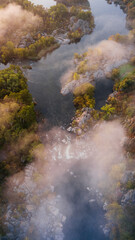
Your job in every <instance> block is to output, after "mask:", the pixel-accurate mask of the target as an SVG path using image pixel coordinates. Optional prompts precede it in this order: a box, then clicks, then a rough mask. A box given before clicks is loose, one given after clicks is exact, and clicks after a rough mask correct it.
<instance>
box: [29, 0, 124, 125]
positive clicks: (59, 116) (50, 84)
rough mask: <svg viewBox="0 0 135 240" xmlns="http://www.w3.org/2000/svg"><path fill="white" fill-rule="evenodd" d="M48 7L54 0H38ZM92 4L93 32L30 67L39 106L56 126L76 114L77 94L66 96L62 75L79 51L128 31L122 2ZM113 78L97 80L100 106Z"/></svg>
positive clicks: (97, 0) (97, 105)
mask: <svg viewBox="0 0 135 240" xmlns="http://www.w3.org/2000/svg"><path fill="white" fill-rule="evenodd" d="M32 2H34V3H37V2H39V3H41V4H43V2H44V6H45V7H49V6H50V5H51V4H52V1H50V0H48V1H47V0H44V1H43V0H41V1H39V0H38V1H36V0H32ZM90 6H91V10H92V13H93V15H94V19H95V25H96V27H95V29H94V31H93V33H92V34H91V35H86V36H84V37H83V38H82V39H81V41H80V42H79V43H77V44H70V45H63V46H61V47H60V48H59V49H57V50H55V51H54V52H53V53H51V54H48V55H47V57H45V58H42V59H41V60H40V61H38V62H35V63H32V70H30V71H28V76H27V77H28V79H29V82H28V84H29V89H30V92H31V93H32V96H33V97H34V98H35V99H36V101H37V108H38V110H39V111H40V112H41V113H42V114H43V115H44V117H45V118H47V119H48V120H49V123H50V124H51V125H52V126H61V125H62V126H64V127H65V126H68V125H69V123H70V122H71V118H72V116H73V115H74V111H75V109H74V106H73V103H72V101H73V96H72V95H70V94H69V95H68V96H62V95H61V93H60V90H61V84H60V78H61V76H62V75H63V74H64V73H65V72H66V71H67V70H68V69H69V68H70V66H71V65H72V59H73V55H74V53H75V52H78V53H82V52H84V51H86V50H87V49H88V48H89V47H91V46H92V45H94V44H97V43H98V42H100V41H102V40H105V39H108V37H109V36H110V35H113V34H116V33H120V34H126V33H127V29H126V15H125V14H124V13H123V11H122V10H121V9H120V7H119V6H117V7H116V6H115V5H114V4H112V5H109V4H107V2H106V1H105V0H100V1H99V0H91V1H90ZM112 85H113V84H112V82H111V81H102V83H101V82H97V83H96V93H95V97H96V107H97V108H99V107H101V106H102V105H103V104H104V103H105V99H106V98H107V96H108V95H109V93H111V91H112Z"/></svg>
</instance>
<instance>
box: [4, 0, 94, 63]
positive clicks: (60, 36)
mask: <svg viewBox="0 0 135 240" xmlns="http://www.w3.org/2000/svg"><path fill="white" fill-rule="evenodd" d="M65 2H66V1H64V3H65ZM85 2H87V1H85ZM73 3H74V1H73ZM15 4H16V5H15ZM18 6H19V10H20V8H21V11H22V13H23V12H25V14H27V15H28V14H30V13H31V14H32V15H31V16H32V17H33V18H34V17H35V18H36V24H34V26H33V25H32V23H31V25H30V24H29V28H28V29H23V31H22V32H21V26H18V25H17V24H15V23H14V24H13V26H12V25H11V27H10V31H9V30H8V29H7V32H6V33H5V34H4V36H3V38H2V39H1V40H0V61H1V62H2V63H5V64H6V63H8V62H10V61H12V60H14V59H18V60H24V59H31V60H38V59H39V58H41V57H42V56H43V55H44V54H46V53H47V52H49V51H50V50H51V51H52V50H53V49H55V48H57V47H59V46H60V45H61V44H68V43H71V42H76V41H79V40H80V39H81V37H82V36H83V35H85V34H90V33H91V32H92V30H93V28H94V18H93V16H92V13H91V10H90V7H89V6H88V7H87V11H84V10H83V8H82V7H80V6H79V7H78V6H74V5H73V4H72V6H71V7H67V6H66V5H64V4H63V3H57V5H56V6H52V7H50V9H45V8H44V7H43V6H41V5H38V6H35V5H34V4H32V3H31V2H30V1H28V0H27V1H23V0H11V1H8V0H7V1H6V2H5V1H3V4H2V3H1V8H0V11H4V10H5V11H7V12H8V11H9V8H13V7H18ZM11 17H12V16H11ZM15 27H18V28H16V30H15Z"/></svg>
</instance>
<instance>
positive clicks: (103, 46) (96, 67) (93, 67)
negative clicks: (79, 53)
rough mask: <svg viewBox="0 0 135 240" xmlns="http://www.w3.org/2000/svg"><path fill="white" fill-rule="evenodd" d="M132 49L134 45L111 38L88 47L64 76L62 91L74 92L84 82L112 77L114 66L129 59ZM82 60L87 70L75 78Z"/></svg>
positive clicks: (116, 66)
mask: <svg viewBox="0 0 135 240" xmlns="http://www.w3.org/2000/svg"><path fill="white" fill-rule="evenodd" d="M132 51H133V47H132V46H125V45H122V44H120V43H117V42H115V41H111V40H104V41H102V42H100V43H99V44H97V45H94V46H92V47H91V48H89V49H88V51H87V56H86V57H84V58H83V59H82V60H79V61H76V60H75V65H74V71H73V72H71V70H69V72H68V73H66V74H65V75H63V76H62V78H61V82H62V90H61V93H62V94H63V95H66V94H67V93H69V92H73V91H74V89H75V88H76V87H78V86H80V85H81V84H82V83H85V82H90V83H92V84H95V80H97V79H99V80H101V81H102V79H104V78H106V77H107V78H108V77H110V73H111V71H112V69H113V68H118V67H119V66H120V65H122V64H124V63H126V62H128V61H129V59H130V57H131V54H132ZM81 61H85V62H86V64H87V66H86V68H87V70H86V71H85V72H84V73H83V74H80V76H79V79H77V80H74V78H73V75H74V72H78V66H79V64H80V63H81Z"/></svg>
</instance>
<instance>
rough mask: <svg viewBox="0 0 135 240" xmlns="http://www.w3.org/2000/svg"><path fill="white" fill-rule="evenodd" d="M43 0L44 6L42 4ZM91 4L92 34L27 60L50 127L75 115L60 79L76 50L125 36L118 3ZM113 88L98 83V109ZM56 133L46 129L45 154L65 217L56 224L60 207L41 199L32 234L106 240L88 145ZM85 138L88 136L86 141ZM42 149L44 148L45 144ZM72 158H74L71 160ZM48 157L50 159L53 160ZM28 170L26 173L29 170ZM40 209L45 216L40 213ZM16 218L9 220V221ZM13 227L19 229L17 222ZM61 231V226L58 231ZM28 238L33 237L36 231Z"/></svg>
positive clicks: (52, 239)
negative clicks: (62, 168) (52, 163)
mask: <svg viewBox="0 0 135 240" xmlns="http://www.w3.org/2000/svg"><path fill="white" fill-rule="evenodd" d="M32 2H34V3H40V4H43V3H44V6H46V7H49V5H48V4H49V2H50V4H52V3H53V1H50V0H48V1H46V0H44V1H43V0H32ZM45 2H46V3H47V5H45ZM90 5H91V9H92V13H93V15H94V19H95V25H96V26H95V29H94V31H93V33H92V34H91V35H86V36H84V37H83V38H82V39H81V41H80V42H79V43H77V44H70V45H62V46H61V47H60V48H58V49H57V50H55V51H53V52H52V53H49V54H48V55H47V56H46V57H43V58H42V59H41V60H39V61H37V62H31V63H30V64H31V65H32V69H31V70H27V73H26V74H27V78H28V86H29V90H30V92H31V94H32V96H33V97H34V98H35V99H36V102H37V106H36V108H37V109H38V110H39V111H40V112H41V113H42V115H43V116H44V117H45V118H46V119H47V120H48V122H49V123H50V125H51V126H52V127H54V126H62V127H67V126H68V125H69V124H70V122H71V118H72V117H73V116H74V112H75V109H74V106H73V96H72V94H69V95H67V96H63V95H61V93H60V91H61V83H60V79H61V77H62V75H63V74H64V73H65V72H66V71H67V70H68V69H69V68H70V67H71V66H72V61H73V54H74V53H75V52H78V53H82V52H84V51H86V50H87V49H88V48H89V47H91V46H93V45H95V44H97V43H99V42H100V41H102V40H105V39H108V37H109V36H110V35H113V34H116V33H120V34H126V33H127V32H128V30H127V29H126V27H125V26H126V15H125V14H124V13H123V11H122V10H121V9H120V7H119V6H115V5H114V4H112V5H109V4H107V2H106V1H105V0H90ZM112 86H113V83H112V81H111V80H104V81H100V82H99V81H97V82H96V92H95V97H96V107H97V108H100V107H101V106H102V105H103V104H104V103H105V100H106V98H107V96H108V94H109V93H111V92H112ZM59 131H62V130H58V131H56V130H55V131H54V130H52V133H53V134H52V135H53V137H52V136H51V134H50V133H48V134H47V138H49V137H48V136H50V141H49V140H48V143H49V144H50V145H49V144H48V145H49V147H48V149H49V150H48V152H49V154H50V155H51V156H50V155H48V156H50V159H53V161H54V160H55V161H56V169H54V175H56V176H57V179H56V181H55V183H54V187H55V192H56V195H57V198H58V199H62V200H61V201H60V202H62V205H63V206H60V211H61V213H62V214H63V215H64V216H66V220H65V223H64V224H63V223H62V225H60V223H59V210H57V209H56V210H55V207H54V206H53V207H52V206H51V201H52V200H50V202H49V203H47V200H44V199H43V200H42V201H41V206H36V209H34V211H33V215H34V220H33V222H34V221H37V222H36V224H37V225H36V224H35V232H36V231H37V232H38V231H39V235H40V231H41V237H40V238H37V239H39V240H42V239H45V240H105V239H107V237H105V235H104V234H103V231H102V227H101V225H104V224H105V218H104V212H103V209H102V206H101V205H100V204H99V202H98V201H96V198H97V192H96V191H95V190H90V188H91V183H90V178H89V175H90V172H89V171H90V170H89V169H90V168H88V167H87V162H86V164H85V155H86V154H87V156H86V159H87V160H89V156H90V154H91V149H89V151H88V148H89V147H90V146H89V145H88V146H87V144H86V142H85V140H84V142H83V144H81V142H80V143H79V142H78V143H76V142H75V143H74V142H72V139H70V136H67V137H66V134H68V133H67V132H62V136H59ZM57 135H58V136H57ZM63 135H64V136H63ZM52 138H53V140H52ZM65 139H66V140H65ZM69 139H70V141H69ZM54 140H55V141H54ZM59 141H60V142H59ZM75 141H76V140H75ZM86 141H87V139H86ZM88 141H90V140H89V139H88ZM53 143H54V144H53ZM51 144H52V145H51ZM64 144H65V145H64ZM79 144H80V145H79ZM78 145H79V147H78ZM82 145H83V146H82ZM72 146H73V149H72V151H71V152H70V150H69V149H70V148H72ZM45 148H47V147H46V145H45ZM83 148H84V149H83ZM77 149H78V151H77ZM95 151H97V150H95ZM69 153H70V156H69ZM64 154H65V155H64ZM83 154H84V156H83ZM83 157H84V159H83ZM99 157H100V156H99ZM74 158H75V159H76V160H77V161H76V160H75V161H74ZM50 159H49V161H51V160H50ZM78 159H79V160H78ZM64 161H65V162H67V163H68V161H71V162H73V164H71V167H69V169H66V171H65V172H64V173H63V174H61V173H59V166H61V164H63V162H64ZM57 162H58V164H59V163H60V165H58V164H57ZM41 164H42V163H41ZM65 165H66V164H65ZM41 169H42V165H41ZM55 170H56V171H55ZM26 171H28V169H27V170H26ZM30 171H31V169H30ZM91 172H92V171H91ZM56 173H57V174H56ZM28 175H29V176H28ZM28 175H27V179H28V178H30V176H31V175H30V174H28ZM59 175H60V176H59ZM84 178H85V181H84ZM58 179H60V180H58ZM43 182H44V181H43ZM27 184H28V183H27ZM32 184H33V183H32V182H31V181H30V187H31V186H32ZM24 185H25V182H24ZM44 185H45V183H44ZM19 187H20V186H19ZM19 187H18V188H19ZM42 187H43V186H42ZM25 190H27V189H26V188H25ZM38 190H40V189H38V187H36V190H35V194H36V196H38ZM57 198H56V200H57ZM27 199H29V201H28V200H27V201H28V204H29V206H31V205H30V202H31V199H32V197H31V195H30V197H29V196H28V197H27ZM45 204H48V206H49V209H50V212H51V211H52V209H53V208H54V210H55V211H54V212H53V211H52V212H53V213H52V218H50V219H51V220H48V218H49V217H48V216H47V215H46V212H45V209H46V208H47V207H46V205H45ZM44 206H45V207H44ZM38 207H39V208H38ZM51 207H52V208H51ZM68 207H69V211H70V210H71V209H72V211H71V212H70V213H68ZM30 211H32V210H30ZM44 212H45V214H43V213H44ZM30 213H31V212H30ZM41 216H42V218H41ZM38 217H39V218H38ZM11 220H12V218H11ZM15 221H16V220H14V222H15ZM49 221H50V222H49ZM53 221H54V222H53ZM14 222H13V221H12V222H11V223H14ZM57 222H58V225H57ZM23 224H24V227H23ZM23 224H22V225H21V228H23V229H26V230H27V225H28V224H29V222H28V223H27V220H26V225H25V223H24V222H23ZM49 224H50V225H51V226H52V230H51V231H52V232H53V229H55V228H57V230H58V231H57V234H55V233H53V235H52V236H51V235H48V236H47V235H46V234H45V232H47V231H49V230H48V229H50V228H49V227H50V226H49ZM56 225H57V226H56ZM15 226H16V227H17V225H15ZM44 226H45V227H44ZM18 229H19V228H18ZM59 229H62V233H61V232H60V230H59ZM19 231H20V230H19ZM23 234H24V233H23ZM39 235H38V236H39ZM19 236H20V237H19ZM43 236H44V237H43ZM46 236H47V237H46ZM24 237H26V235H24ZM15 239H24V238H22V236H21V235H20V232H19V234H18V238H15ZM30 239H36V235H35V237H34V236H33V238H30Z"/></svg>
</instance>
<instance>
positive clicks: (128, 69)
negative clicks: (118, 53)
mask: <svg viewBox="0 0 135 240" xmlns="http://www.w3.org/2000/svg"><path fill="white" fill-rule="evenodd" d="M119 69H120V77H121V78H122V79H123V78H124V77H125V76H126V75H127V74H128V73H132V72H133V71H134V70H135V66H133V65H131V64H129V63H126V64H123V65H122V66H120V68H119Z"/></svg>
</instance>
